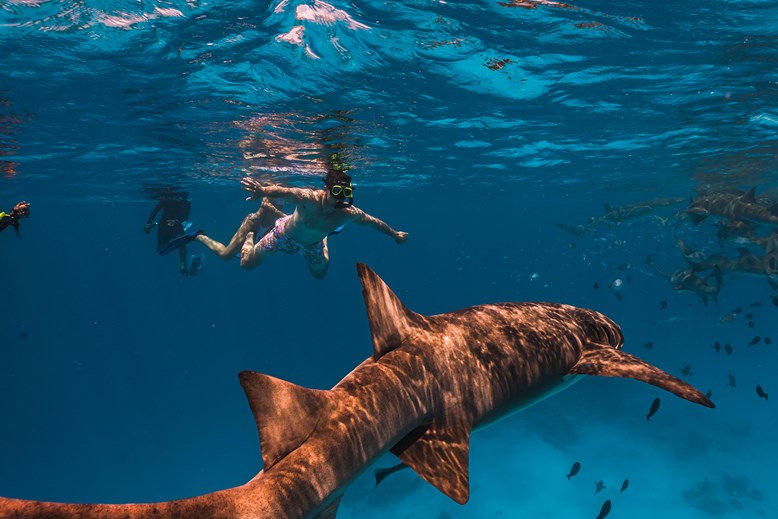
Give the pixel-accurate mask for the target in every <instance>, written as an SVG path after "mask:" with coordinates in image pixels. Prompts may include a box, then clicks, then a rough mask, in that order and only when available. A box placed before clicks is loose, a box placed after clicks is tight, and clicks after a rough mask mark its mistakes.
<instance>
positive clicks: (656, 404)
mask: <svg viewBox="0 0 778 519" xmlns="http://www.w3.org/2000/svg"><path fill="white" fill-rule="evenodd" d="M657 411H659V398H655V399H654V401H653V402H651V408H650V409H649V410H648V414H647V415H646V421H649V420H650V419H651V417H652V416H654V415H655V414H656V412H657Z"/></svg>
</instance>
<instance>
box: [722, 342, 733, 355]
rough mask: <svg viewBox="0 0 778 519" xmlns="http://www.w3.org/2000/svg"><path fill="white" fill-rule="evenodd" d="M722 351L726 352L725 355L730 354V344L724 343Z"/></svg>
mask: <svg viewBox="0 0 778 519" xmlns="http://www.w3.org/2000/svg"><path fill="white" fill-rule="evenodd" d="M724 351H725V352H727V355H732V345H731V344H730V343H726V344H725V345H724Z"/></svg>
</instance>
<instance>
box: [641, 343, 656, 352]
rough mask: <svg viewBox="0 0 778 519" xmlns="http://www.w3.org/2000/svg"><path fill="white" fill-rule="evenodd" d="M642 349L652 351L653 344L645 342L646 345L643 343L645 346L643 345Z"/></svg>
mask: <svg viewBox="0 0 778 519" xmlns="http://www.w3.org/2000/svg"><path fill="white" fill-rule="evenodd" d="M643 347H644V348H645V349H647V350H652V349H654V343H653V342H647V343H645V344H644V345H643Z"/></svg>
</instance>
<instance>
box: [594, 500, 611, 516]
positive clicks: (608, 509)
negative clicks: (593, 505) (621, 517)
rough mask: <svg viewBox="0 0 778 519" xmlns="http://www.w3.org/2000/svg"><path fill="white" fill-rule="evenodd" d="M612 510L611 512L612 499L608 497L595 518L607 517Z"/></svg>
mask: <svg viewBox="0 0 778 519" xmlns="http://www.w3.org/2000/svg"><path fill="white" fill-rule="evenodd" d="M610 512H611V500H610V499H606V500H605V502H604V503H603V504H602V508H600V513H599V514H598V515H597V517H596V518H595V519H605V518H606V517H607V516H608V514H609V513H610Z"/></svg>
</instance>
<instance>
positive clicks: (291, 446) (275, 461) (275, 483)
mask: <svg viewBox="0 0 778 519" xmlns="http://www.w3.org/2000/svg"><path fill="white" fill-rule="evenodd" d="M357 270H358V273H359V277H360V280H361V282H362V292H363V296H364V300H365V305H366V307H367V317H368V320H369V323H370V329H371V332H372V338H373V355H372V356H371V357H369V358H368V359H367V360H365V361H364V362H362V363H361V364H360V365H358V366H357V367H356V368H354V370H353V371H352V372H351V373H349V374H348V375H346V377H345V378H344V379H343V380H341V381H340V382H339V383H338V384H337V385H336V386H335V387H333V388H332V389H331V390H329V391H325V390H314V389H306V388H303V387H300V386H296V385H294V384H292V383H290V382H285V381H283V380H279V379H276V378H273V377H270V376H267V375H263V374H260V373H254V372H249V371H244V372H242V373H241V374H240V377H239V378H240V383H241V385H242V386H243V389H244V390H245V392H246V395H247V396H248V401H249V404H250V407H251V410H252V411H253V413H254V417H255V419H256V423H257V427H258V429H259V439H260V444H261V449H262V460H263V463H264V467H263V469H262V470H261V471H260V472H259V473H258V474H257V475H256V476H255V477H254V478H253V479H252V480H251V481H249V482H248V483H246V484H244V485H242V486H239V487H234V488H230V489H226V490H222V491H217V492H214V493H210V494H205V495H201V496H197V497H192V498H189V499H181V500H175V501H166V502H160V503H148V504H116V505H106V504H63V503H49V502H40V501H26V500H18V499H6V498H0V517H2V518H4V519H7V518H13V519H23V518H24V519H28V518H46V519H61V518H81V519H90V518H91V519H118V518H128V519H146V518H148V519H150V518H154V519H163V518H181V519H189V518H192V519H194V518H197V519H202V518H249V517H251V518H267V519H270V518H272V519H333V518H334V517H335V515H336V513H337V508H338V504H339V502H340V499H341V496H342V495H343V493H344V492H345V490H346V487H347V486H348V484H349V483H350V482H351V481H353V480H354V478H356V477H357V476H358V475H359V474H360V473H362V472H363V471H364V470H365V469H366V468H367V467H368V466H369V465H370V464H371V463H372V462H373V461H374V460H376V459H377V458H378V457H379V456H380V455H381V454H383V453H385V452H386V451H387V450H390V451H391V452H393V453H394V454H396V455H397V456H399V458H400V460H401V461H402V462H403V463H405V464H406V465H408V466H409V467H411V468H412V469H413V470H415V471H416V472H417V473H418V474H419V475H420V476H421V477H423V478H424V479H425V480H427V481H428V482H430V483H431V484H433V485H434V486H435V487H437V488H438V489H440V490H441V491H442V492H443V493H445V494H446V495H448V496H449V497H451V498H452V499H453V500H455V501H456V502H457V503H465V502H466V501H467V500H468V498H469V496H470V484H469V474H468V459H469V444H470V433H471V431H473V430H474V429H477V428H479V427H483V426H485V425H487V424H489V423H492V422H494V421H496V420H499V419H500V418H502V417H504V416H506V415H507V414H509V413H512V412H514V411H517V410H519V409H521V408H523V407H526V406H527V405H530V404H532V403H533V402H535V401H537V400H539V399H542V398H544V397H545V396H548V395H550V394H552V393H554V392H556V391H558V390H560V389H562V388H564V387H565V386H567V385H569V384H570V383H571V382H572V381H573V379H575V378H576V377H578V376H579V375H599V376H606V377H625V378H633V379H637V380H642V381H644V382H647V383H649V384H653V385H655V386H657V387H660V388H663V389H665V390H667V391H670V392H672V393H674V394H676V395H678V396H680V397H682V398H685V399H687V400H690V401H692V402H695V403H698V404H702V405H705V406H708V407H713V403H712V402H711V401H710V400H709V399H708V398H707V397H705V395H703V394H702V393H701V392H700V391H698V390H697V389H695V388H694V387H692V386H691V385H689V384H687V383H685V382H683V381H681V380H679V379H677V378H675V377H673V376H671V375H669V374H667V373H665V372H663V371H661V370H660V369H658V368H656V367H654V366H652V365H650V364H648V363H646V362H644V361H642V360H640V359H638V358H636V357H634V356H632V355H630V354H628V353H625V352H623V351H621V349H620V348H621V347H622V345H623V336H622V334H621V330H620V329H619V327H618V326H617V325H616V324H615V323H614V322H613V321H611V320H610V319H608V318H607V317H605V316H604V315H602V314H599V313H597V312H594V311H592V310H586V309H582V308H576V307H573V306H567V305H562V304H554V303H501V304H487V305H482V306H475V307H471V308H466V309H463V310H458V311H455V312H450V313H445V314H440V315H434V316H424V315H421V314H418V313H415V312H413V311H411V310H409V309H408V308H407V307H405V305H403V303H402V302H401V301H400V300H399V299H398V298H397V296H396V295H395V294H394V293H393V292H392V290H391V289H390V288H389V287H388V286H387V285H386V284H385V283H384V282H383V280H381V278H380V277H378V275H377V274H376V273H375V272H373V271H372V270H371V269H370V268H369V267H367V266H366V265H364V264H358V265H357Z"/></svg>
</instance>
